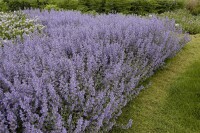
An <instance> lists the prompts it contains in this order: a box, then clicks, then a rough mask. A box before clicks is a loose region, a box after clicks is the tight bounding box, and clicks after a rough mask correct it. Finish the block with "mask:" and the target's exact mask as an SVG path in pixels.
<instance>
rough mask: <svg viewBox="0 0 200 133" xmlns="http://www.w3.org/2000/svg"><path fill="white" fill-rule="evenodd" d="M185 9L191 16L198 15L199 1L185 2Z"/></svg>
mask: <svg viewBox="0 0 200 133" xmlns="http://www.w3.org/2000/svg"><path fill="white" fill-rule="evenodd" d="M186 8H187V9H188V10H189V11H190V12H191V13H192V14H193V15H198V14H200V1H199V0H188V1H187V2H186Z"/></svg>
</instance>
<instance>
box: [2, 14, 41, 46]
mask: <svg viewBox="0 0 200 133" xmlns="http://www.w3.org/2000/svg"><path fill="white" fill-rule="evenodd" d="M37 20H38V18H36V19H28V18H25V14H23V13H22V12H20V11H15V12H12V13H3V12H0V40H7V39H8V40H10V39H14V38H17V37H20V36H22V35H23V34H30V33H31V32H34V30H39V31H41V30H42V29H43V27H44V26H43V25H40V24H36V25H35V23H36V22H37ZM1 42H4V41H0V43H1Z"/></svg>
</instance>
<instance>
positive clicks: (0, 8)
mask: <svg viewBox="0 0 200 133" xmlns="http://www.w3.org/2000/svg"><path fill="white" fill-rule="evenodd" d="M8 10H9V7H8V5H7V3H6V2H3V1H0V11H3V12H6V11H8Z"/></svg>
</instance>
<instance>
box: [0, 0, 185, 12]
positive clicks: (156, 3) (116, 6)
mask: <svg viewBox="0 0 200 133" xmlns="http://www.w3.org/2000/svg"><path fill="white" fill-rule="evenodd" d="M3 1H4V2H7V4H8V7H9V10H11V11H13V10H18V9H24V8H30V7H32V8H40V9H44V8H45V7H46V6H47V5H57V6H58V7H59V8H62V9H65V10H79V11H82V12H88V11H95V12H97V13H113V12H114V13H124V14H138V15H146V14H148V13H162V12H165V11H171V10H175V9H179V8H183V1H179V0H167V1H166V0H30V1H28V0H3Z"/></svg>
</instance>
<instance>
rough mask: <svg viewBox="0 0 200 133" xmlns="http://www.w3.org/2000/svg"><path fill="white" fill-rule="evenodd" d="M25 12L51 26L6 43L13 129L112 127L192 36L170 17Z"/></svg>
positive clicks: (2, 53)
mask: <svg viewBox="0 0 200 133" xmlns="http://www.w3.org/2000/svg"><path fill="white" fill-rule="evenodd" d="M25 12H26V13H27V14H29V15H30V16H32V17H35V16H38V18H39V19H40V20H41V21H40V22H41V24H43V25H45V26H46V27H47V28H45V29H44V33H45V34H44V35H42V36H41V35H35V36H30V37H26V38H25V40H24V41H23V43H21V42H18V43H15V45H13V44H12V43H11V42H8V43H7V44H6V45H4V47H3V48H1V49H0V58H1V60H0V103H1V104H0V119H1V121H0V132H5V133H7V132H25V133H46V132H59V133H66V132H69V133H72V132H75V133H82V132H105V131H108V130H110V129H111V128H112V127H113V126H114V125H115V120H116V118H117V117H118V116H119V115H120V114H121V112H122V111H121V109H122V108H123V107H124V106H125V105H126V103H127V102H128V101H129V100H130V99H131V98H133V97H135V96H136V95H137V94H138V93H139V91H140V90H141V89H142V88H143V87H142V86H138V85H139V83H141V82H142V81H143V80H145V79H146V78H148V77H149V76H151V75H152V74H153V73H154V71H155V70H156V69H157V68H158V67H160V66H161V65H162V64H163V63H164V60H165V59H167V58H169V57H172V56H174V55H175V54H176V53H177V52H178V51H179V50H180V49H181V48H182V47H183V46H184V45H185V44H186V42H187V41H188V40H187V35H186V36H185V35H184V34H182V32H181V30H180V29H178V28H176V27H175V23H174V21H170V20H168V19H163V20H161V19H158V18H156V17H152V18H149V19H146V18H139V17H135V16H123V15H119V14H116V15H112V14H110V15H96V16H92V15H86V14H81V13H80V12H64V11H62V12H61V11H60V12H56V11H53V10H51V11H50V13H49V12H48V11H43V12H40V11H39V10H27V11H25ZM129 124H131V121H130V123H129Z"/></svg>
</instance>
